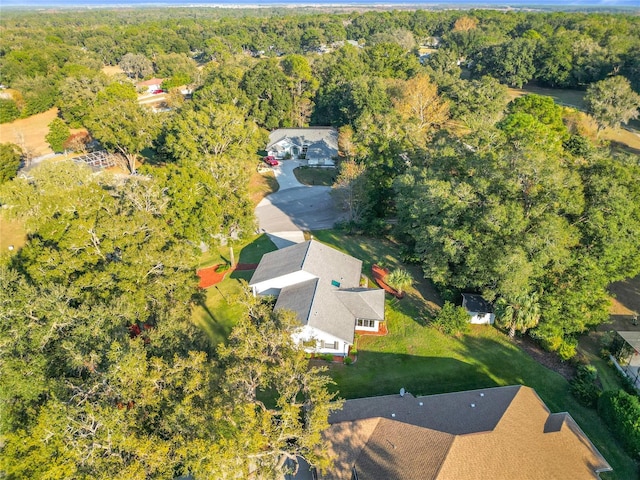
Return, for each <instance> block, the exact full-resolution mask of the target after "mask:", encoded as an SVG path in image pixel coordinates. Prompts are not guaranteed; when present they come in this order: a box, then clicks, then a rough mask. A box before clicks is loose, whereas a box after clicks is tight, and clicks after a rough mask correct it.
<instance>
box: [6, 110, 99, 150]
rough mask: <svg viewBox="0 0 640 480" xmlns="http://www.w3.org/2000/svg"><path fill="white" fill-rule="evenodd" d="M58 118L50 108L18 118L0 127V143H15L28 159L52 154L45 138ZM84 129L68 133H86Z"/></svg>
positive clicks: (55, 111) (56, 111) (73, 129)
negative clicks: (50, 125)
mask: <svg viewBox="0 0 640 480" xmlns="http://www.w3.org/2000/svg"><path fill="white" fill-rule="evenodd" d="M57 116H58V109H57V108H52V109H50V110H47V111H46V112H43V113H38V114H37V115H32V116H30V117H27V118H20V119H18V120H14V121H13V122H9V123H3V124H2V125H0V143H15V144H16V145H18V146H19V147H20V148H22V151H23V152H24V153H25V155H27V156H28V157H30V158H35V157H41V156H43V155H48V154H51V153H53V150H51V148H49V144H48V143H47V140H46V139H45V137H46V136H47V134H48V133H49V124H50V123H51V122H52V121H53V120H54V119H55V118H56V117H57ZM86 131H87V130H86V129H84V128H72V129H71V130H70V132H71V133H72V134H73V133H79V132H86Z"/></svg>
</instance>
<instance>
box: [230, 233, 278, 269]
mask: <svg viewBox="0 0 640 480" xmlns="http://www.w3.org/2000/svg"><path fill="white" fill-rule="evenodd" d="M274 250H277V248H276V246H275V245H274V243H273V242H272V241H271V240H270V239H269V237H268V236H267V235H266V234H262V235H260V236H258V237H256V238H255V239H254V240H253V241H251V243H248V244H246V245H244V246H243V247H242V249H241V250H240V256H239V257H238V263H260V260H261V259H262V256H263V255H264V254H265V253H269V252H273V251H274Z"/></svg>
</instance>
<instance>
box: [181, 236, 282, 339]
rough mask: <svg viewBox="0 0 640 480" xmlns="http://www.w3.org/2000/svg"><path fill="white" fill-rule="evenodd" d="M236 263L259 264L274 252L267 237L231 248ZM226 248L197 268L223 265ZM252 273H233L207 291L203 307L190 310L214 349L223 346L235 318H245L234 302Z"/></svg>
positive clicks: (208, 256)
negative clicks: (268, 253)
mask: <svg viewBox="0 0 640 480" xmlns="http://www.w3.org/2000/svg"><path fill="white" fill-rule="evenodd" d="M233 249H234V255H235V257H236V258H235V260H236V262H237V263H258V262H260V259H261V258H262V256H263V255H264V254H265V253H267V252H271V251H273V250H275V249H276V246H275V245H274V244H273V243H272V242H271V240H269V237H267V236H266V235H260V236H257V237H254V238H251V239H249V240H247V241H245V242H244V243H242V244H239V245H235V246H234V247H233ZM229 257H230V253H229V247H220V248H219V249H213V250H211V251H209V252H207V254H206V255H205V256H203V258H202V259H201V265H200V267H204V266H208V265H215V264H217V263H225V262H228V261H229V260H230V259H229ZM251 275H253V270H249V271H233V272H231V273H230V274H228V275H227V277H225V279H224V281H222V282H221V283H219V284H218V285H214V286H213V287H209V288H208V289H207V290H206V297H205V300H204V302H203V303H201V304H200V305H198V306H197V307H196V308H194V310H193V314H192V318H193V321H194V322H195V323H196V324H197V325H199V326H200V327H202V329H203V330H204V331H205V332H206V333H207V335H208V336H209V338H210V339H211V342H212V344H213V345H217V344H219V343H221V342H224V341H225V340H226V339H227V337H228V336H229V332H231V329H232V328H233V326H234V325H235V322H236V321H237V319H238V318H241V317H242V316H243V314H244V310H243V307H242V305H241V304H240V303H238V302H237V301H236V299H237V297H238V296H239V295H240V294H241V293H242V288H243V281H246V282H248V281H249V280H250V279H251Z"/></svg>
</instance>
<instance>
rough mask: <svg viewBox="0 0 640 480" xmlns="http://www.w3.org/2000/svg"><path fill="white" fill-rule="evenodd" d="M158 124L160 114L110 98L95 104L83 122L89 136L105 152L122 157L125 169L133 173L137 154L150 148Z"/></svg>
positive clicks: (159, 124)
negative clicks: (101, 146)
mask: <svg viewBox="0 0 640 480" xmlns="http://www.w3.org/2000/svg"><path fill="white" fill-rule="evenodd" d="M161 121H162V120H161V115H159V114H155V113H153V112H151V110H149V109H147V108H146V107H143V106H141V105H138V103H137V101H135V100H129V99H121V98H109V99H105V100H102V101H98V102H96V104H95V105H94V106H93V107H92V108H91V110H90V111H89V113H88V115H87V118H86V120H85V123H86V125H87V128H88V129H89V131H90V132H91V135H92V136H93V137H94V138H95V139H96V140H98V141H99V142H100V143H101V144H102V145H103V146H104V147H105V148H106V149H107V150H110V151H112V152H117V153H120V154H122V155H123V156H124V158H125V160H126V162H125V163H126V165H125V166H126V168H127V169H128V170H129V172H130V173H135V172H136V168H137V162H138V159H139V156H140V152H142V150H144V149H145V148H147V147H150V146H151V145H152V143H153V141H154V140H155V139H156V137H157V136H158V134H159V133H160V127H161Z"/></svg>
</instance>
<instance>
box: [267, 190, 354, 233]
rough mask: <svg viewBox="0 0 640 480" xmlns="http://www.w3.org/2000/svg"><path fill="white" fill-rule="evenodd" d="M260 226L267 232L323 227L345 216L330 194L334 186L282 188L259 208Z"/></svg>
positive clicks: (327, 226) (320, 228)
mask: <svg viewBox="0 0 640 480" xmlns="http://www.w3.org/2000/svg"><path fill="white" fill-rule="evenodd" d="M256 215H257V217H258V222H259V224H260V228H261V229H262V230H264V231H266V232H283V231H287V230H323V229H327V228H333V225H334V224H335V223H336V221H337V220H339V219H341V218H342V212H341V211H340V210H338V209H337V208H336V207H335V205H334V202H333V197H332V196H331V187H309V186H306V185H303V186H300V187H295V188H288V189H286V190H279V191H277V192H275V193H272V194H271V195H269V196H268V197H266V198H264V199H263V200H262V201H261V202H260V203H259V204H258V207H257V208H256Z"/></svg>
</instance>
